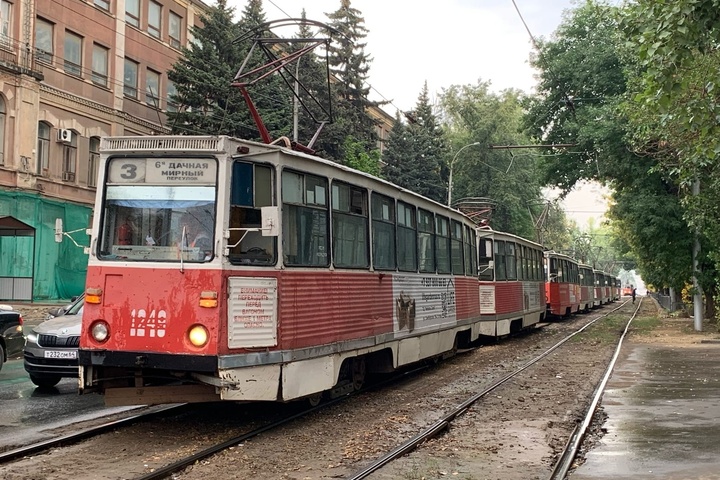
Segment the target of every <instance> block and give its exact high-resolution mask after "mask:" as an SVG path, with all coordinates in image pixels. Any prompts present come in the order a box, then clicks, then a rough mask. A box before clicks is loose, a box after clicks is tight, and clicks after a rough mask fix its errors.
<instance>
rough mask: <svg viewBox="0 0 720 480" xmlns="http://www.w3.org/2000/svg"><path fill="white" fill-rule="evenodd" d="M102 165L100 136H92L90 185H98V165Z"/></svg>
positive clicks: (88, 181) (89, 159)
mask: <svg viewBox="0 0 720 480" xmlns="http://www.w3.org/2000/svg"><path fill="white" fill-rule="evenodd" d="M99 165H100V137H90V156H89V157H88V178H87V184H88V187H96V186H97V175H98V166H99Z"/></svg>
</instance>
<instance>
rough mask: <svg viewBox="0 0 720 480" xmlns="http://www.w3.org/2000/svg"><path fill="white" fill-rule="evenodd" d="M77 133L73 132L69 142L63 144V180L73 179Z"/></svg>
mask: <svg viewBox="0 0 720 480" xmlns="http://www.w3.org/2000/svg"><path fill="white" fill-rule="evenodd" d="M76 164H77V135H76V134H75V132H73V135H72V138H71V139H70V141H69V142H67V143H65V144H63V171H62V179H63V181H65V182H74V181H75V171H76V167H77V165H76Z"/></svg>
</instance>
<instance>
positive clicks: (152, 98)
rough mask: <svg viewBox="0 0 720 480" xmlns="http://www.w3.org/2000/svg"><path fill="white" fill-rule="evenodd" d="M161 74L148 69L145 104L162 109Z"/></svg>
mask: <svg viewBox="0 0 720 480" xmlns="http://www.w3.org/2000/svg"><path fill="white" fill-rule="evenodd" d="M158 92H160V74H159V73H158V72H155V71H153V70H150V69H149V68H148V70H147V73H146V75H145V102H147V104H148V105H152V106H153V107H157V108H158V109H160V95H159V93H158Z"/></svg>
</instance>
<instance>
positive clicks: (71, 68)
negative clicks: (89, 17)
mask: <svg viewBox="0 0 720 480" xmlns="http://www.w3.org/2000/svg"><path fill="white" fill-rule="evenodd" d="M65 73H69V74H70V75H76V76H78V77H79V76H81V74H82V37H80V36H79V35H75V34H74V33H72V32H65Z"/></svg>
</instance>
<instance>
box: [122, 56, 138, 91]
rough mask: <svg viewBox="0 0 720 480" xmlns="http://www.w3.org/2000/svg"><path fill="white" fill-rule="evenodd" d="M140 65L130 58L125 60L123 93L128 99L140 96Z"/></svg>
mask: <svg viewBox="0 0 720 480" xmlns="http://www.w3.org/2000/svg"><path fill="white" fill-rule="evenodd" d="M137 86H138V64H137V62H133V61H132V60H130V59H129V58H126V59H125V76H124V77H123V93H125V95H127V96H128V97H132V98H137V96H138V90H137Z"/></svg>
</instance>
